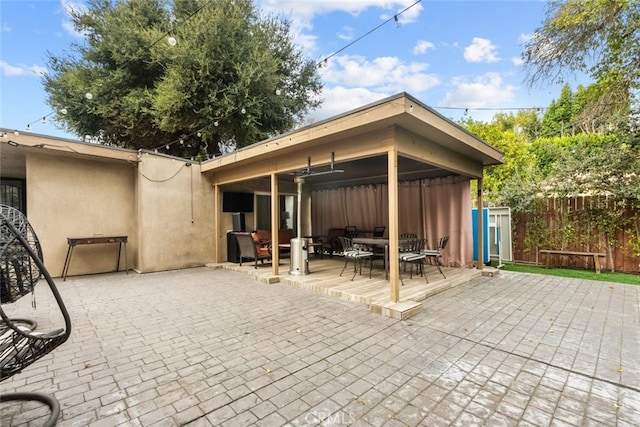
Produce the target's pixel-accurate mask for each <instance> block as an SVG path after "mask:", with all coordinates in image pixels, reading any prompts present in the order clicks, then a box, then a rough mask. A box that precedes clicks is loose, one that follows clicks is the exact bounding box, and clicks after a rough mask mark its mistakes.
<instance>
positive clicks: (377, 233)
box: [373, 225, 387, 238]
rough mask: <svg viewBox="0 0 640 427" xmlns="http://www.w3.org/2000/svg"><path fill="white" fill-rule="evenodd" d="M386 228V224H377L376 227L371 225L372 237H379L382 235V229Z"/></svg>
mask: <svg viewBox="0 0 640 427" xmlns="http://www.w3.org/2000/svg"><path fill="white" fill-rule="evenodd" d="M386 229H387V227H386V226H384V225H378V226H376V227H373V237H374V238H376V237H378V238H381V237H384V231H385V230H386Z"/></svg>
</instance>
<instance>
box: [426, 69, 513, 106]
mask: <svg viewBox="0 0 640 427" xmlns="http://www.w3.org/2000/svg"><path fill="white" fill-rule="evenodd" d="M451 84H452V85H453V86H454V87H455V90H454V91H452V92H447V95H446V96H445V98H444V100H442V102H440V103H439V104H438V105H439V106H441V107H461V108H481V107H486V106H494V105H504V103H505V102H509V101H512V100H513V99H514V96H515V91H516V90H517V89H518V88H517V87H516V86H513V85H511V84H506V83H505V82H504V81H503V79H502V76H501V75H500V73H486V74H484V75H481V76H477V77H476V78H475V79H474V80H473V81H468V80H467V79H465V78H463V77H454V78H453V79H452V80H451Z"/></svg>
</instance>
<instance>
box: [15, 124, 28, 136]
mask: <svg viewBox="0 0 640 427" xmlns="http://www.w3.org/2000/svg"><path fill="white" fill-rule="evenodd" d="M24 129H25V130H26V131H27V132H29V131H30V130H31V125H27V127H26V128H24ZM16 135H17V133H16Z"/></svg>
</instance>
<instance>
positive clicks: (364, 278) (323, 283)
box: [208, 257, 484, 319]
mask: <svg viewBox="0 0 640 427" xmlns="http://www.w3.org/2000/svg"><path fill="white" fill-rule="evenodd" d="M343 265H344V259H343V258H341V257H333V258H329V257H324V259H320V258H315V257H311V258H310V259H309V271H310V273H309V274H307V275H302V276H291V275H289V260H288V259H283V260H281V261H280V268H279V270H280V275H278V276H274V275H273V274H271V263H269V262H265V263H264V265H259V267H258V268H257V269H255V268H254V265H253V263H252V262H249V263H244V264H243V265H242V267H240V265H239V264H234V263H230V262H226V263H221V264H210V265H208V266H209V267H215V268H226V269H229V270H234V271H241V272H244V273H247V274H250V275H252V276H254V277H255V278H256V279H257V280H259V281H261V282H264V283H283V284H286V285H290V286H296V287H298V288H302V289H308V290H310V291H314V292H318V293H321V294H324V295H329V296H332V297H337V298H342V299H345V300H348V301H353V302H357V303H360V304H366V305H367V306H368V307H369V309H370V310H371V311H373V312H374V313H377V314H382V315H385V316H388V317H392V318H396V319H407V318H409V317H411V316H413V315H414V314H416V313H418V312H420V311H421V309H422V304H421V303H420V301H422V300H424V299H426V298H428V297H430V296H432V295H435V294H437V293H439V292H442V291H444V290H447V289H450V288H452V287H454V286H457V285H460V284H462V283H466V282H468V281H469V280H471V279H473V278H475V277H478V276H480V275H482V274H483V271H484V270H483V271H480V270H477V269H470V268H449V267H442V271H443V272H444V274H445V276H447V278H446V279H445V278H443V277H442V275H441V274H440V273H439V272H438V270H437V269H436V267H435V266H429V265H427V266H426V268H425V273H426V275H427V279H428V281H429V283H425V280H424V277H421V276H419V275H416V274H414V275H413V278H412V279H409V272H406V273H403V274H402V278H403V279H404V286H400V301H399V302H397V303H392V302H391V299H390V296H391V291H390V289H389V281H388V280H387V279H385V273H384V270H383V269H382V265H381V264H380V262H377V263H375V264H374V267H373V272H372V276H371V279H369V270H368V269H366V272H365V269H364V268H363V270H362V275H359V274H357V275H356V276H355V278H354V279H353V281H352V280H351V276H352V275H353V267H352V264H351V263H350V264H349V266H348V267H347V270H345V272H344V274H343V275H342V276H340V271H341V270H342V267H343Z"/></svg>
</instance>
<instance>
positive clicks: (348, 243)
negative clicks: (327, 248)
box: [340, 236, 373, 280]
mask: <svg viewBox="0 0 640 427" xmlns="http://www.w3.org/2000/svg"><path fill="white" fill-rule="evenodd" d="M340 243H341V244H342V253H343V254H344V267H342V271H341V272H340V275H341V276H342V273H344V270H345V269H346V268H347V263H348V262H349V260H350V259H352V260H353V276H352V277H351V280H353V279H354V278H355V277H356V274H357V273H358V265H359V266H360V274H362V262H363V261H365V262H366V261H369V279H371V270H372V268H373V265H372V264H373V260H372V259H371V257H372V256H373V252H370V251H368V250H366V249H362V248H360V247H358V246H356V245H354V244H353V241H352V240H351V239H350V238H349V237H344V236H340Z"/></svg>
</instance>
